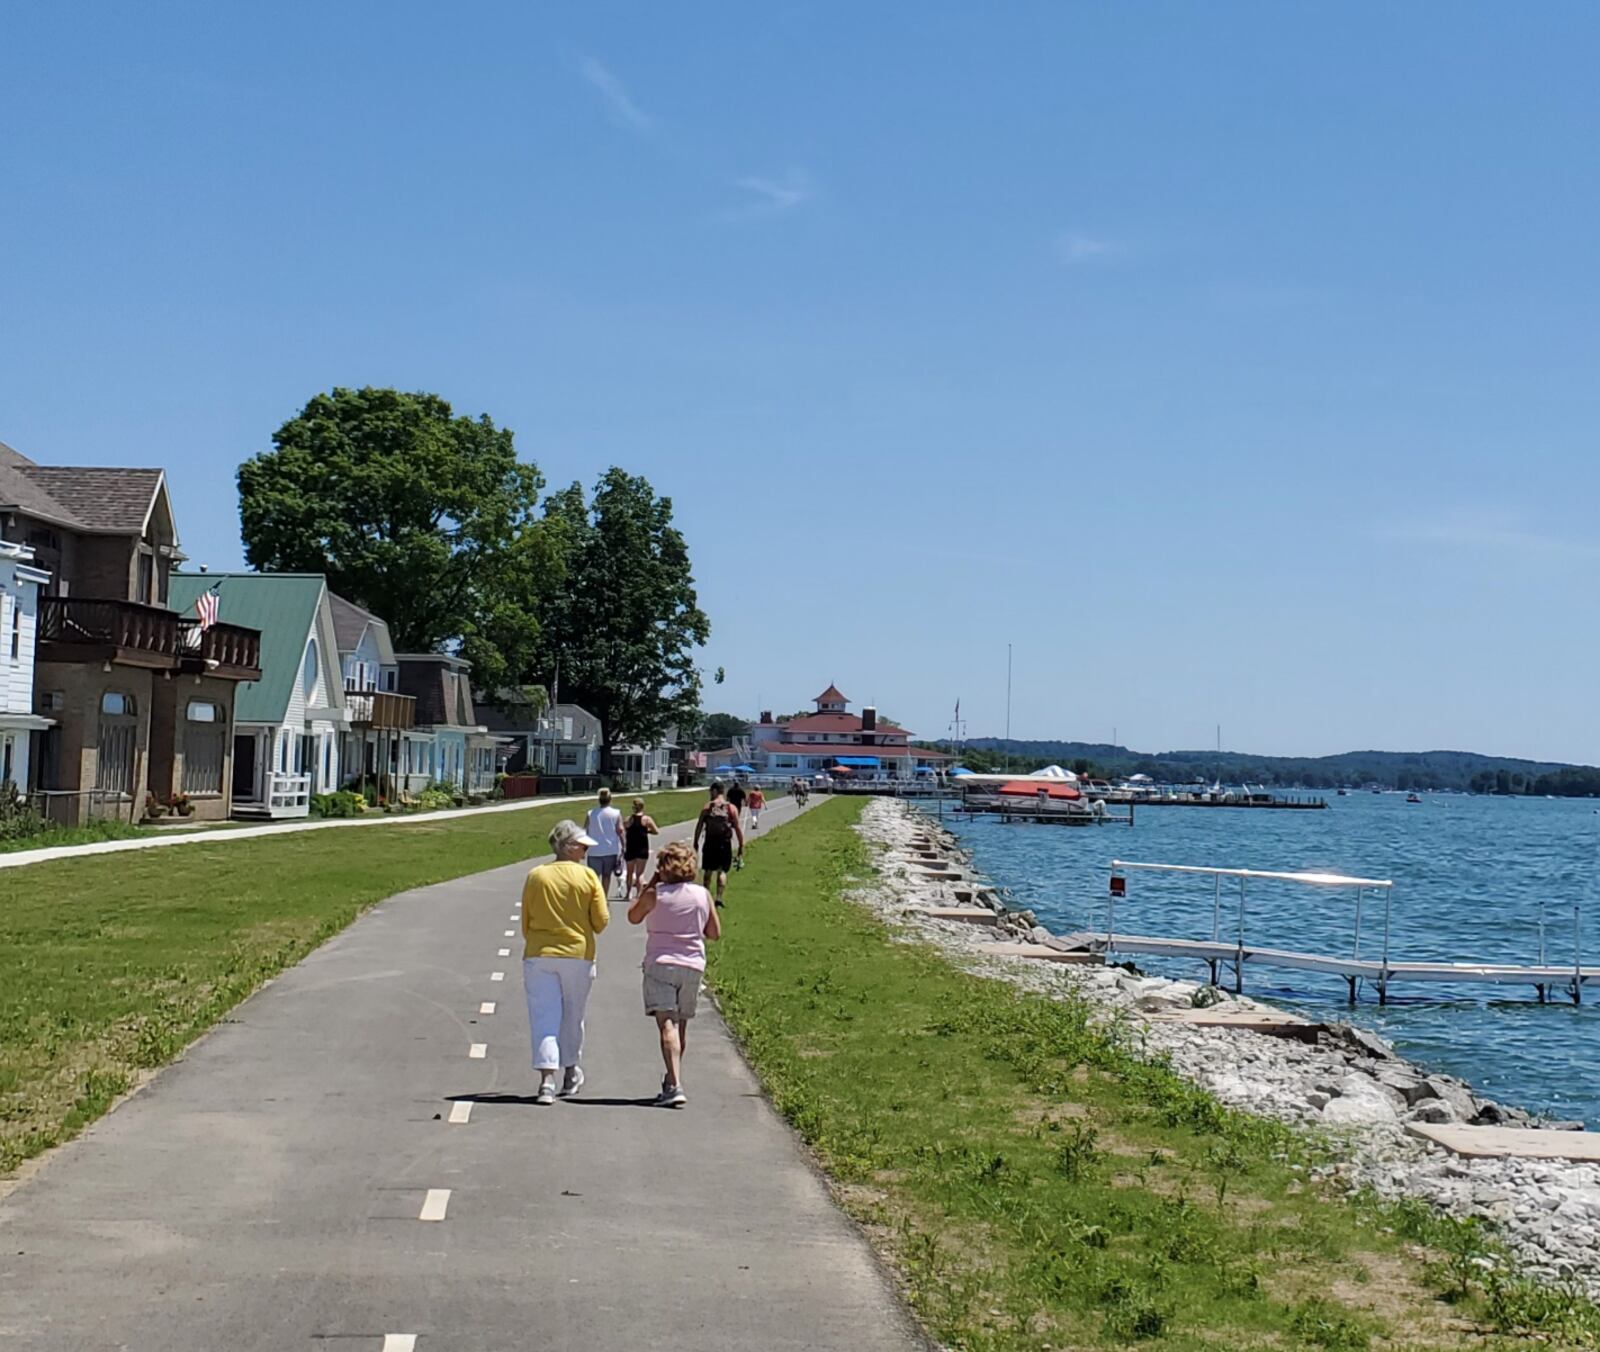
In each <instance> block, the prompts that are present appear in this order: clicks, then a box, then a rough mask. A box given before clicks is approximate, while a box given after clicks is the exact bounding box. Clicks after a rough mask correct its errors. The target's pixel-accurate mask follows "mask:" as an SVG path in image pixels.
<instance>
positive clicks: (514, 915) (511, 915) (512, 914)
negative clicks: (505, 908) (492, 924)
mask: <svg viewBox="0 0 1600 1352" xmlns="http://www.w3.org/2000/svg"><path fill="white" fill-rule="evenodd" d="M516 918H517V913H516V912H515V911H513V912H511V914H510V915H508V916H507V917H506V919H507V920H515V919H516Z"/></svg>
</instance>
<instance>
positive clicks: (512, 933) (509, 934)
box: [506, 930, 517, 939]
mask: <svg viewBox="0 0 1600 1352" xmlns="http://www.w3.org/2000/svg"><path fill="white" fill-rule="evenodd" d="M516 937H517V932H516V930H507V931H506V938H508V939H515V938H516Z"/></svg>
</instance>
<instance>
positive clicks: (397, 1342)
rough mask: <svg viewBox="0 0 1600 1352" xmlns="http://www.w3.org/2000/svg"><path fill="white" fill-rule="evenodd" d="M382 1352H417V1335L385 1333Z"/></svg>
mask: <svg viewBox="0 0 1600 1352" xmlns="http://www.w3.org/2000/svg"><path fill="white" fill-rule="evenodd" d="M383 1352H417V1335H416V1334H414V1333H386V1334H384V1335H383Z"/></svg>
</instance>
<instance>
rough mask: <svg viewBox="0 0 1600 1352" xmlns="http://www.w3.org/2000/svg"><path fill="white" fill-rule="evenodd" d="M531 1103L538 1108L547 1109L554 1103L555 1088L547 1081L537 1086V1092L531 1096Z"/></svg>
mask: <svg viewBox="0 0 1600 1352" xmlns="http://www.w3.org/2000/svg"><path fill="white" fill-rule="evenodd" d="M533 1101H534V1102H535V1103H537V1104H539V1106H540V1107H544V1108H548V1107H549V1106H550V1105H551V1104H552V1103H554V1102H555V1101H556V1087H555V1085H554V1084H553V1083H551V1082H550V1081H549V1080H546V1081H545V1082H544V1083H543V1084H541V1085H540V1086H539V1092H538V1093H537V1094H535V1095H534V1096H533Z"/></svg>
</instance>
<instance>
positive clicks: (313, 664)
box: [300, 639, 317, 700]
mask: <svg viewBox="0 0 1600 1352" xmlns="http://www.w3.org/2000/svg"><path fill="white" fill-rule="evenodd" d="M300 688H301V689H302V690H304V691H305V695H306V698H307V699H308V700H309V699H310V698H311V696H312V694H313V693H314V692H315V691H316V688H317V641H316V639H312V640H311V641H310V642H309V643H307V644H306V660H305V665H304V666H303V667H302V668H301V670H300Z"/></svg>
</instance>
